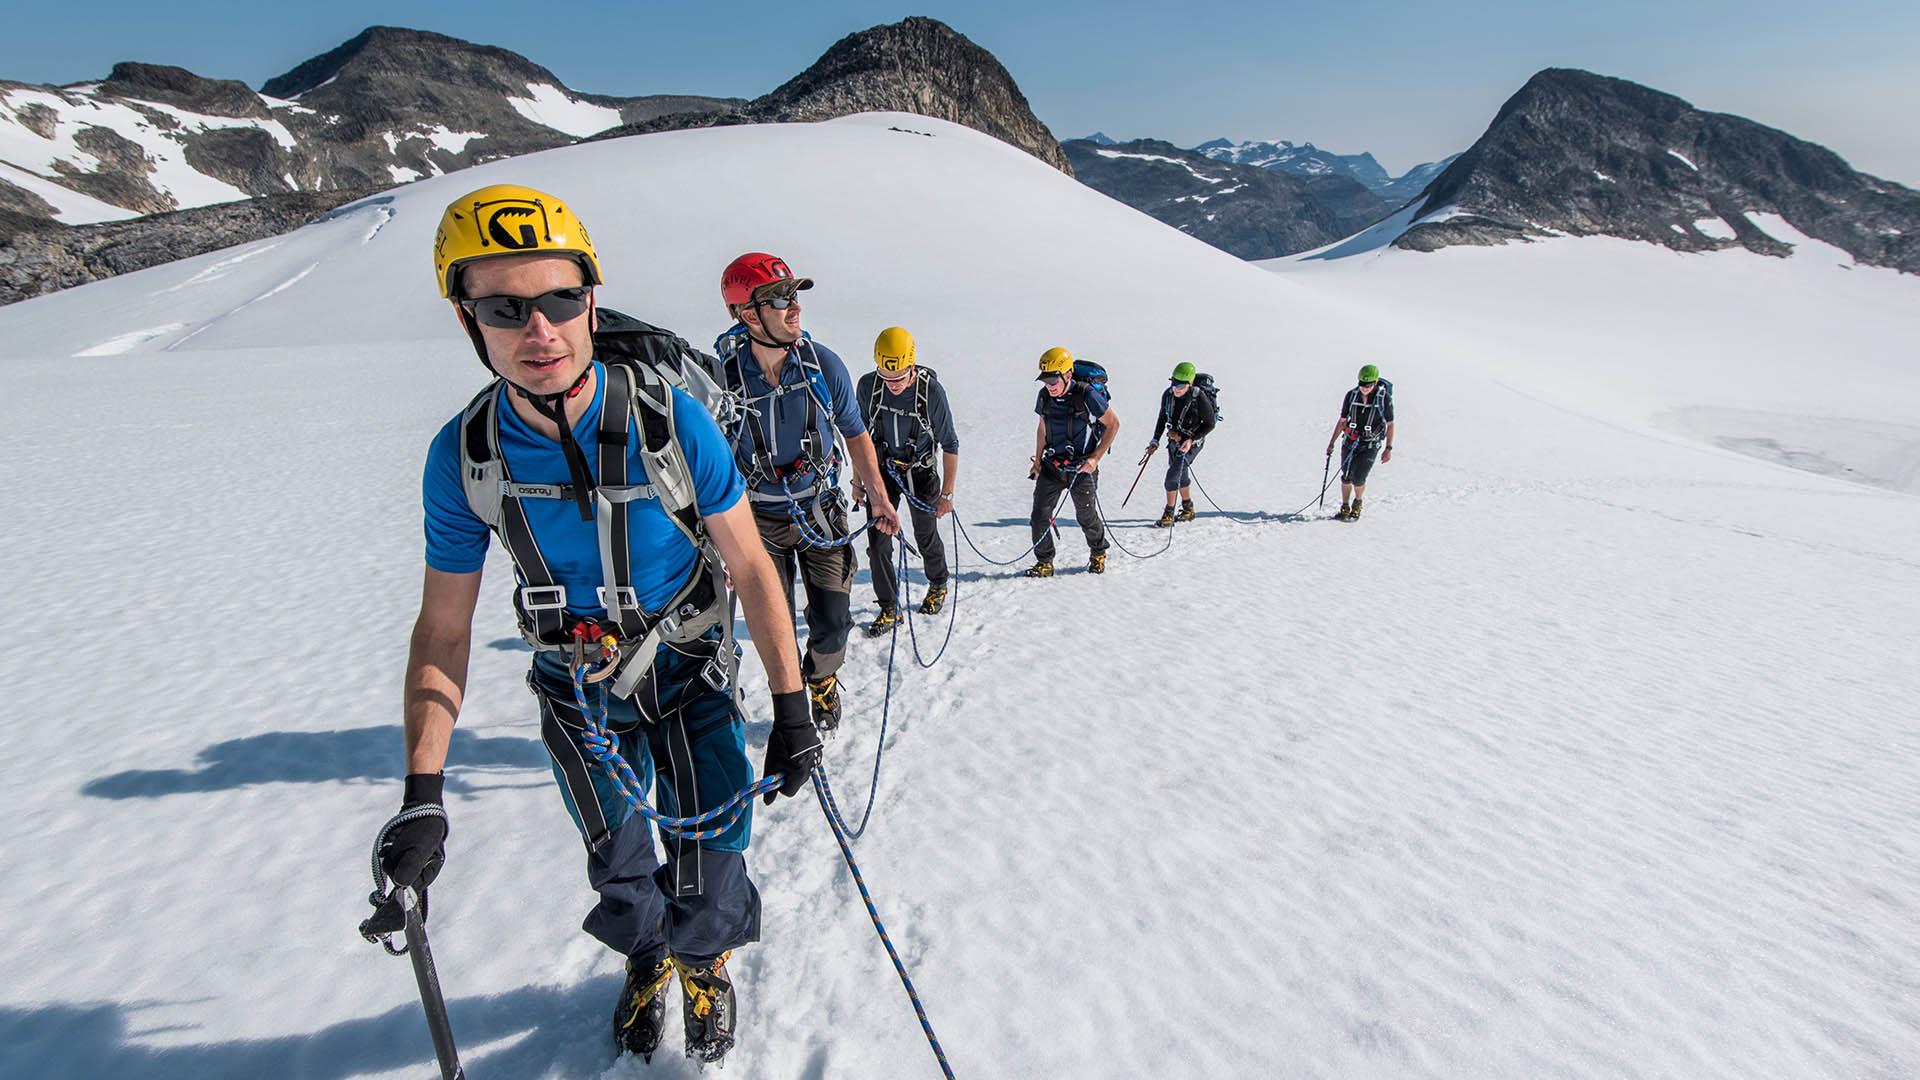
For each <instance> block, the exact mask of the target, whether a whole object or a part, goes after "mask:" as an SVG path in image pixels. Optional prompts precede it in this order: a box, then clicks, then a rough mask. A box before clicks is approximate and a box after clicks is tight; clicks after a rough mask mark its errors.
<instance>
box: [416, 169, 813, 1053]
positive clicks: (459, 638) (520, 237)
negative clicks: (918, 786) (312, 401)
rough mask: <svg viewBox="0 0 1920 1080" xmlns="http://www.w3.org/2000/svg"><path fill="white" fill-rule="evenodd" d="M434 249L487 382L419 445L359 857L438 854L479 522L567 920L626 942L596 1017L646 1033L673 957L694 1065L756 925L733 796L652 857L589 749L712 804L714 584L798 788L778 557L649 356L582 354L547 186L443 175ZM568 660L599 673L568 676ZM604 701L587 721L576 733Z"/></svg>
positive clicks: (580, 253)
mask: <svg viewBox="0 0 1920 1080" xmlns="http://www.w3.org/2000/svg"><path fill="white" fill-rule="evenodd" d="M434 267H435V273H436V276H437V277H438V278H439V283H440V291H441V295H442V296H444V297H446V298H447V299H449V300H451V301H452V302H453V303H454V305H455V308H456V311H457V313H458V315H459V318H460V320H461V323H462V325H463V326H464V327H465V328H466V331H467V333H468V336H469V337H470V338H471V339H472V342H473V345H474V348H475V351H476V352H477V353H478V355H479V357H480V360H481V362H482V363H484V364H485V365H486V366H487V368H488V370H489V371H491V372H492V373H493V374H494V375H496V376H497V379H496V381H495V382H493V383H492V384H490V385H489V386H488V387H487V388H486V389H485V390H484V391H482V392H481V394H480V395H479V396H478V397H476V398H474V399H473V401H472V403H471V404H469V405H468V407H467V408H466V409H465V410H464V411H463V412H462V413H461V414H460V415H459V416H456V417H455V418H454V419H453V420H452V421H451V422H449V423H448V424H447V425H446V426H444V427H443V428H441V429H440V432H439V433H438V434H437V435H436V436H435V437H434V439H433V442H432V444H431V445H430V447H429V449H428V453H427V464H426V470H425V475H424V480H423V485H422V487H423V500H424V506H425V520H426V564H427V565H426V579H425V585H424V588H423V590H422V596H421V602H420V614H419V618H418V620H417V621H416V622H415V624H414V629H413V639H412V646H411V649H410V651H409V654H408V658H407V675H406V698H405V711H406V758H407V775H406V783H405V796H404V799H403V803H402V809H403V815H402V818H399V819H396V822H395V823H390V827H389V828H388V829H386V830H384V831H383V834H382V835H383V841H382V846H381V850H380V864H381V867H382V870H383V872H384V873H386V874H387V875H388V876H389V877H390V878H391V880H392V881H393V882H394V883H395V886H396V888H397V887H401V886H404V887H407V888H410V889H412V890H414V891H415V892H417V893H424V891H425V889H426V888H427V886H428V885H429V884H430V883H431V882H432V881H433V880H434V878H435V876H436V875H437V874H438V873H439V871H440V868H441V866H442V865H443V863H444V862H445V858H446V854H445V838H446V835H447V821H446V812H445V809H444V796H443V787H444V774H443V771H442V770H443V768H444V765H445V763H446V760H447V756H448V754H447V752H448V746H449V743H450V742H451V741H452V735H453V728H454V722H455V719H456V718H457V716H458V714H459V712H460V707H461V704H462V701H463V698H464V696H465V691H466V674H467V663H468V652H469V649H470V647H471V644H472V634H473V616H474V610H475V606H476V604H477V603H478V600H479V595H480V579H481V569H482V566H483V565H484V563H485V561H486V555H487V547H488V545H489V543H490V541H491V539H492V538H494V537H498V538H499V540H500V542H501V545H502V546H503V547H504V548H506V550H507V553H508V555H509V556H510V557H511V558H512V560H513V564H514V575H515V578H516V579H517V580H516V585H517V588H516V589H515V590H514V593H513V599H514V607H515V611H516V614H517V616H518V621H519V624H520V630H521V634H522V636H523V637H524V638H525V639H526V640H527V642H528V643H529V644H530V645H532V646H533V648H534V650H535V652H534V659H533V670H532V671H531V672H530V673H529V675H528V680H527V681H528V685H529V687H530V688H531V689H532V690H533V692H534V695H535V697H536V699H537V700H538V703H539V708H540V719H541V739H542V741H543V742H544V743H545V745H546V747H547V750H548V751H549V753H550V755H551V757H552V763H553V772H554V776H555V778H556V780H557V781H558V782H559V785H560V789H561V794H562V796H563V798H564V800H565V803H566V807H567V811H568V813H569V814H570V815H571V816H572V817H573V820H574V822H575V824H576V825H577V826H578V827H579V831H580V835H581V837H582V838H583V839H584V840H585V842H586V846H587V855H588V858H587V877H588V881H589V882H590V884H591V885H592V886H593V888H594V889H595V890H596V891H597V892H598V894H599V900H598V903H597V904H596V906H595V907H594V908H593V909H592V910H591V911H590V912H589V913H588V915H587V918H586V921H585V923H584V924H583V928H584V929H585V930H586V931H587V932H588V933H589V934H591V935H592V936H594V937H595V938H597V939H599V940H600V941H601V942H603V943H605V944H606V945H608V946H609V947H611V948H613V949H615V950H617V951H619V952H620V953H621V954H622V955H623V956H625V957H626V959H627V979H626V983H625V986H624V987H623V988H622V990H621V995H620V998H619V1001H618V1003H617V1005H616V1008H615V1012H614V1023H613V1027H614V1032H613V1033H614V1038H615V1040H616V1042H617V1043H618V1045H620V1046H621V1047H623V1048H624V1049H626V1050H628V1051H631V1052H634V1053H637V1054H640V1055H642V1056H643V1057H644V1056H650V1055H651V1054H652V1053H653V1051H654V1049H655V1047H657V1045H658V1044H659V1041H660V1037H661V1032H662V1028H663V1025H664V1022H665V1010H666V999H667V997H668V996H669V993H670V991H669V990H668V987H669V985H670V984H671V982H672V980H673V976H674V975H675V974H676V973H677V974H678V975H679V977H680V983H681V986H682V989H683V991H684V993H683V995H682V998H683V1000H682V1010H681V1012H682V1019H683V1021H684V1024H685V1028H686V1039H687V1043H686V1051H687V1053H688V1055H689V1056H692V1057H696V1058H698V1059H701V1060H705V1061H715V1060H718V1059H719V1058H720V1057H721V1056H722V1055H724V1054H725V1053H726V1051H727V1049H728V1048H729V1047H731V1046H732V1044H733V1038H734V1024H735V998H734V992H733V987H732V982H731V980H730V979H729V977H728V975H727V971H726V966H725V965H726V960H727V957H728V956H729V955H730V953H731V952H732V950H734V949H736V948H739V947H741V946H744V945H746V944H748V943H749V942H753V941H757V940H758V939H759V936H760V894H759V891H758V889H757V888H756V887H755V885H754V883H753V881H752V880H751V878H750V877H749V876H748V872H747V865H746V858H745V850H746V847H747V842H748V838H749V835H750V828H751V824H750V822H751V814H750V812H743V813H740V814H739V815H738V816H737V817H734V818H731V819H729V818H726V817H721V818H720V819H719V821H718V824H717V825H716V826H715V835H713V836H710V837H705V838H698V839H696V838H693V837H688V836H684V835H682V834H681V833H680V832H670V831H668V830H667V829H665V828H664V827H663V828H662V829H661V831H660V836H659V842H660V845H661V847H662V848H663V849H664V858H663V857H662V855H661V854H659V853H656V851H655V848H654V839H655V838H654V835H653V830H652V829H651V828H650V827H649V824H648V820H647V818H646V817H644V816H643V815H642V814H640V813H638V812H637V810H636V808H635V806H634V804H633V803H632V802H631V801H630V798H629V795H628V793H627V790H626V789H625V786H624V785H623V784H622V783H621V782H619V781H617V780H616V777H617V776H619V775H620V773H619V772H618V769H617V766H616V765H615V763H614V762H612V761H611V760H610V759H609V758H608V757H607V755H606V747H607V744H608V743H611V745H612V747H613V749H615V750H617V752H618V754H619V756H620V757H621V758H623V759H624V760H625V762H626V764H627V765H628V766H630V767H631V769H632V774H633V775H634V776H635V777H637V778H638V779H639V782H640V785H641V790H640V792H638V794H639V796H640V797H641V798H643V799H651V801H652V802H653V803H654V804H655V806H656V807H657V809H658V811H659V812H660V813H662V814H665V815H667V816H670V817H691V816H694V815H697V814H701V813H703V812H706V811H709V810H714V809H716V808H719V807H720V806H721V805H722V803H723V802H725V801H726V800H727V799H728V798H729V797H730V796H732V795H733V794H734V793H736V792H739V791H741V790H743V789H745V788H747V787H748V786H750V785H751V784H753V782H754V770H753V766H752V764H751V762H750V761H749V759H748V757H747V753H746V725H745V721H744V718H743V717H742V716H741V713H740V709H739V707H738V705H737V701H738V699H737V698H736V695H735V685H736V683H737V678H736V668H737V661H738V656H739V649H738V647H737V646H736V645H735V644H734V637H733V626H734V600H735V598H736V597H737V600H738V603H739V606H740V609H741V611H742V613H743V614H744V616H745V619H746V623H747V627H748V629H749V630H750V631H751V633H752V636H753V644H754V648H755V650H756V651H757V652H758V653H759V656H760V660H761V663H762V665H763V666H764V667H765V669H766V675H767V683H768V688H769V690H771V691H772V695H773V726H772V729H771V732H770V733H769V735H768V737H767V749H766V755H765V759H764V762H763V765H762V771H763V773H764V774H765V775H767V776H773V775H774V774H780V775H781V776H782V777H783V780H782V782H781V784H780V786H779V793H781V794H785V795H793V794H794V793H796V792H798V791H799V790H800V788H801V787H802V786H803V785H804V784H805V783H806V781H807V779H808V777H809V775H810V774H811V773H812V770H813V768H814V766H815V764H816V763H817V762H818V760H819V755H820V749H821V743H820V737H819V734H818V732H817V731H816V730H815V728H814V725H813V721H812V717H811V715H810V711H809V708H808V701H807V695H806V693H805V691H804V690H803V689H802V682H801V678H800V662H799V650H798V648H797V647H796V645H795V643H794V635H793V624H792V622H791V619H790V617H789V615H788V611H787V604H786V601H785V599H784V598H783V597H782V595H781V592H780V576H779V574H778V573H777V572H776V571H775V569H774V566H773V563H772V560H771V559H769V558H768V556H767V553H766V551H765V549H764V548H762V546H761V544H760V536H759V533H758V531H757V530H756V529H755V527H754V519H753V513H752V511H751V510H750V509H749V507H748V504H747V501H746V500H745V499H744V498H743V497H742V495H743V492H744V483H743V481H742V478H741V476H740V473H739V470H738V469H736V468H735V467H734V464H733V455H732V451H731V449H730V448H729V446H728V445H727V442H726V439H725V438H724V436H722V435H721V433H720V430H719V427H718V426H717V424H716V423H715V422H714V420H713V418H712V416H711V415H709V414H708V413H707V411H706V410H705V409H704V408H702V407H701V405H700V404H698V403H697V402H696V401H695V400H694V399H693V398H692V397H690V396H688V395H687V394H686V393H684V392H683V391H682V390H680V389H675V388H671V387H670V383H671V379H670V377H669V376H668V374H667V373H666V371H665V368H664V367H663V366H661V365H662V364H663V363H664V361H661V360H660V359H659V358H658V357H655V356H654V355H653V354H648V355H647V357H646V358H645V359H644V360H636V359H633V358H631V357H628V356H626V355H625V354H622V355H621V358H620V362H619V363H618V364H614V363H611V362H602V359H600V358H596V355H595V354H596V342H595V338H594V330H595V328H596V323H597V320H598V319H599V313H598V310H597V309H596V307H595V298H594V287H595V286H596V285H598V284H600V280H601V279H600V264H599V260H598V256H597V255H596V254H595V252H594V249H593V244H592V242H591V240H589V239H588V236H587V233H586V230H585V229H584V228H583V227H582V226H581V225H580V223H579V221H578V220H577V219H576V218H574V217H573V216H572V213H571V211H570V209H569V208H568V207H567V205H566V204H565V203H563V202H561V201H559V200H557V199H555V198H553V197H552V196H550V195H546V194H543V193H541V192H538V191H533V190H531V189H528V188H523V187H518V186H514V185H494V186H491V187H487V188H482V189H481V190H479V191H475V192H472V193H470V194H468V195H466V196H463V197H461V198H460V199H458V200H455V201H454V202H453V203H452V204H450V205H449V206H448V207H447V209H446V213H445V215H444V216H443V217H442V220H441V224H440V230H439V233H438V234H437V235H436V237H435V241H434ZM609 317H610V318H611V317H612V316H609ZM628 322H629V323H632V324H633V325H638V326H644V325H645V324H638V323H635V322H634V321H632V320H628ZM646 332H649V333H651V334H653V335H655V337H654V338H653V339H652V340H656V341H663V342H665V341H670V342H673V343H674V346H675V347H678V348H684V346H685V343H684V342H681V341H679V339H677V338H673V337H672V335H670V334H667V333H666V332H664V331H659V330H657V329H656V328H652V327H647V328H646ZM589 676H592V677H593V678H594V679H596V680H603V681H595V682H593V683H591V684H590V685H588V684H587V682H586V680H587V679H588V677H589ZM577 686H584V687H585V689H584V693H585V695H586V701H587V706H586V707H587V709H588V710H591V713H588V714H583V711H582V708H581V705H580V704H579V703H578V700H577V698H576V694H577V693H580V692H581V691H580V690H577V689H576V687H577ZM603 706H604V721H603V722H601V726H602V727H603V729H604V731H605V733H606V734H607V736H608V739H606V740H602V741H599V742H595V741H592V740H588V739H586V738H584V737H583V729H587V728H589V727H590V726H592V725H591V724H590V723H589V719H590V716H591V714H592V713H598V712H599V711H600V710H601V708H602V707H603ZM629 783H630V781H629ZM773 798H774V793H773V792H771V791H769V792H768V793H767V795H766V801H767V802H769V803H771V802H772V801H773ZM685 831H691V830H685Z"/></svg>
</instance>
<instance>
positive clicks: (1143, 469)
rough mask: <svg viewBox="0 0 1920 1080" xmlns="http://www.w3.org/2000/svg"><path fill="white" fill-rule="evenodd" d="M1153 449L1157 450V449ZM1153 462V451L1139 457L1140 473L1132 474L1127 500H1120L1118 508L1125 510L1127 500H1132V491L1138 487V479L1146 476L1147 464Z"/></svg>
mask: <svg viewBox="0 0 1920 1080" xmlns="http://www.w3.org/2000/svg"><path fill="white" fill-rule="evenodd" d="M1154 449H1158V448H1157V447H1156V448H1154ZM1152 460H1153V450H1151V449H1150V450H1148V451H1147V452H1146V453H1144V454H1141V455H1140V471H1139V472H1137V473H1134V474H1133V483H1132V484H1131V485H1130V486H1129V487H1128V488H1127V498H1126V499H1121V500H1120V508H1121V509H1123V510H1124V509H1126V506H1127V499H1131V498H1133V489H1134V488H1137V487H1139V486H1140V478H1141V477H1143V476H1145V475H1147V462H1149V461H1152Z"/></svg>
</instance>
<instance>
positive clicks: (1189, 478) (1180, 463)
mask: <svg viewBox="0 0 1920 1080" xmlns="http://www.w3.org/2000/svg"><path fill="white" fill-rule="evenodd" d="M1206 445H1207V441H1206V440H1205V439H1195V440H1193V449H1191V450H1188V451H1187V452H1186V453H1184V454H1183V453H1181V452H1180V437H1179V436H1177V435H1176V436H1172V437H1170V438H1168V439H1167V480H1166V485H1167V493H1168V494H1172V493H1173V492H1176V491H1179V490H1180V489H1181V488H1183V487H1191V486H1192V485H1193V459H1194V458H1197V457H1199V456H1200V450H1201V448H1202V447H1205V446H1206Z"/></svg>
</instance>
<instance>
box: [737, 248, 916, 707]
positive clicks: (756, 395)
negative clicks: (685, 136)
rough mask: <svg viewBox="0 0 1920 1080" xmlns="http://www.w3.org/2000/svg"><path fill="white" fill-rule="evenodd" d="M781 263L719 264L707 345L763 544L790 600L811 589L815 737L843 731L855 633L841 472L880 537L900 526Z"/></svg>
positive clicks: (810, 686) (834, 371) (846, 380)
mask: <svg viewBox="0 0 1920 1080" xmlns="http://www.w3.org/2000/svg"><path fill="white" fill-rule="evenodd" d="M811 288H813V279H812V278H804V277H796V276H794V273H793V271H792V269H790V268H789V267H788V266H787V263H786V260H784V259H781V258H779V257H778V256H775V255H769V254H767V253H765V252H760V251H752V252H748V253H747V254H745V255H742V256H740V257H739V258H737V259H735V260H733V261H732V262H731V263H728V264H727V268H726V270H725V271H723V272H722V273H721V275H720V299H721V301H722V302H723V303H725V304H726V307H727V315H728V316H729V317H730V318H732V319H734V320H735V322H734V325H733V326H732V328H731V329H729V330H728V331H727V332H726V333H724V334H721V335H720V337H719V339H718V340H716V341H715V342H714V352H715V353H716V354H717V355H718V356H719V357H720V359H721V361H722V368H723V372H724V379H723V382H724V384H725V387H726V389H727V391H728V392H729V393H730V394H732V395H733V396H734V397H735V398H736V399H737V402H738V409H737V411H736V412H735V414H734V417H733V422H732V423H731V425H730V426H729V429H728V431H727V437H728V438H729V439H730V440H731V442H732V444H733V452H734V462H735V464H737V465H738V466H739V467H740V471H741V472H742V473H743V474H745V476H746V478H747V499H748V501H749V502H750V503H751V504H752V506H753V512H754V521H755V524H757V525H758V526H759V528H760V539H761V542H762V543H763V544H765V545H766V548H767V552H768V553H769V554H771V555H772V556H773V562H774V566H775V567H777V568H778V569H779V571H780V575H781V579H782V581H783V582H784V584H785V588H786V592H787V595H788V596H789V597H791V596H792V595H793V581H794V578H795V577H796V576H797V577H799V578H800V580H801V583H802V584H803V585H804V586H805V588H806V592H807V602H806V616H807V648H806V655H805V656H804V657H803V658H802V662H801V673H802V674H803V675H804V676H805V678H806V682H807V692H808V694H809V696H810V697H811V699H812V706H813V719H814V723H815V724H816V725H818V726H819V728H820V729H821V730H822V731H823V732H832V731H834V730H835V729H836V728H838V727H839V726H840V711H841V710H840V686H839V675H838V673H839V670H840V662H841V660H842V659H843V658H844V657H845V655H846V648H847V637H848V635H849V633H850V632H851V631H852V629H853V612H852V607H853V577H854V572H855V571H856V570H857V569H858V562H857V560H856V558H855V556H854V551H853V546H852V544H851V543H850V541H851V540H852V535H853V534H852V532H851V530H850V529H849V528H848V525H847V504H846V499H845V497H844V496H843V495H842V493H841V491H840V468H841V466H842V465H845V464H849V463H850V464H851V465H852V467H853V470H854V475H855V476H856V477H857V478H858V480H859V482H860V485H861V486H862V487H863V488H864V489H865V491H866V492H867V494H868V497H869V499H870V500H871V501H870V502H869V504H868V512H869V514H870V515H871V517H872V521H873V527H874V528H876V529H879V530H880V531H881V532H884V533H889V534H895V533H898V532H899V531H900V516H899V514H898V512H897V511H896V510H895V509H894V506H893V502H892V500H891V499H889V498H888V497H887V495H886V490H887V487H886V481H885V479H884V478H883V477H882V476H881V475H880V461H879V457H878V455H876V454H875V453H874V449H873V438H872V436H870V435H869V434H868V433H867V424H866V420H865V418H864V417H863V416H862V415H861V410H860V404H859V399H858V398H857V397H856V396H855V393H854V386H853V377H852V376H851V375H849V374H848V372H847V365H846V364H845V363H844V362H842V361H841V359H840V357H839V356H837V355H835V353H834V351H833V350H832V349H829V348H827V347H826V346H825V345H821V344H819V343H818V342H816V341H814V340H813V338H812V337H811V336H809V335H808V334H807V332H806V331H804V330H802V329H801V328H800V310H801V308H800V293H801V292H802V291H804V290H807V289H811Z"/></svg>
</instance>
